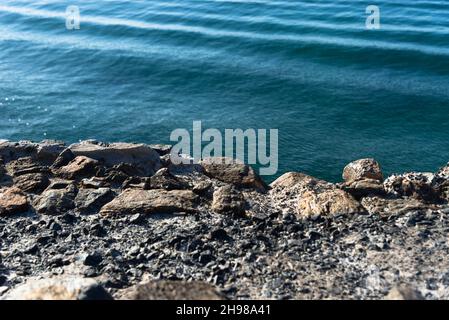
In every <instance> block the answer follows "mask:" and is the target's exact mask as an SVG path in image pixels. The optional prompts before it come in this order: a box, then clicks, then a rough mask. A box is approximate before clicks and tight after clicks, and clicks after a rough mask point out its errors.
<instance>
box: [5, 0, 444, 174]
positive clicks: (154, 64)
mask: <svg viewBox="0 0 449 320" xmlns="http://www.w3.org/2000/svg"><path fill="white" fill-rule="evenodd" d="M371 4H376V5H378V6H379V7H380V11H381V20H380V22H381V26H380V29H379V30H367V29H366V26H365V20H366V18H367V16H368V14H367V13H366V12H365V10H366V7H367V6H368V5H371ZM69 5H78V6H79V9H80V14H81V25H80V29H79V30H67V29H66V23H65V22H66V21H65V11H66V8H67V6H69ZM194 120H201V121H202V122H203V128H218V129H220V130H223V129H225V128H241V129H248V128H255V129H258V128H262V129H270V128H273V129H275V128H277V129H279V172H278V174H281V173H283V172H286V171H301V172H305V173H308V174H311V175H314V176H317V177H319V178H323V179H329V180H332V181H338V180H340V179H341V178H340V177H341V171H342V168H343V167H344V165H345V164H347V163H348V162H350V161H352V160H354V159H358V158H363V157H374V158H376V159H377V160H378V161H379V162H380V163H381V165H382V166H383V169H384V171H385V172H387V173H393V172H403V171H408V170H421V171H435V170H436V169H438V167H440V166H442V165H444V164H446V163H447V162H448V161H449V1H448V0H444V1H437V0H425V1H424V0H423V1H421V0H420V1H411V0H408V1H404V0H388V1H387V0H378V1H376V3H373V2H372V1H371V0H370V1H356V0H333V1H330V0H315V1H294V0H291V1H287V0H271V1H270V0H179V1H175V0H173V1H169V0H166V1H159V0H140V1H138V0H128V1H115V0H107V1H106V0H102V1H98V0H95V1H93V0H84V1H75V0H72V1H54V0H50V1H43V0H42V1H39V0H36V1H29V0H27V1H24V0H2V1H1V2H0V138H3V139H10V140H20V139H31V140H38V141H40V140H42V139H50V138H51V139H62V140H65V141H68V142H75V141H78V140H80V139H89V138H95V139H98V140H103V141H130V142H146V143H168V142H169V137H170V133H171V131H172V130H174V129H176V128H187V129H191V128H192V121H194ZM269 178H270V177H269ZM271 178H273V177H271Z"/></svg>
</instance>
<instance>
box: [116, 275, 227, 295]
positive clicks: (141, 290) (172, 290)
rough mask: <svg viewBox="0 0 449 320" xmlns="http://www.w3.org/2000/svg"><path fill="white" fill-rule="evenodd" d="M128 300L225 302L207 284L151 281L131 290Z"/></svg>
mask: <svg viewBox="0 0 449 320" xmlns="http://www.w3.org/2000/svg"><path fill="white" fill-rule="evenodd" d="M123 299H126V300H223V299H224V295H223V294H222V293H220V292H219V291H218V290H217V289H216V288H215V287H214V286H212V285H210V284H208V283H205V282H183V281H167V280H165V281H149V282H146V283H141V284H138V285H136V286H134V287H132V288H129V289H128V290H127V292H126V293H125V294H124V295H123Z"/></svg>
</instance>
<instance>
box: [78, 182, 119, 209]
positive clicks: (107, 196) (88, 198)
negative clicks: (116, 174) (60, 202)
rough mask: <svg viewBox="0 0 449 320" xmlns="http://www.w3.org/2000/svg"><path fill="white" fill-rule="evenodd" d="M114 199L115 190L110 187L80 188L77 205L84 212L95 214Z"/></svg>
mask: <svg viewBox="0 0 449 320" xmlns="http://www.w3.org/2000/svg"><path fill="white" fill-rule="evenodd" d="M113 199H114V192H112V190H111V189H109V188H99V189H80V190H79V191H78V194H77V195H76V197H75V206H76V209H77V211H79V212H80V213H82V214H93V213H96V212H98V211H99V210H100V209H101V207H103V206H104V205H105V204H107V203H109V202H111V201H112V200H113Z"/></svg>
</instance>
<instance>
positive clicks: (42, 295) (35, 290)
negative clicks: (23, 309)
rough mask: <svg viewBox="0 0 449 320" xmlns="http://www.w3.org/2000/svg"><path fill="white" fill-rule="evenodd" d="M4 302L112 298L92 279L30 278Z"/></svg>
mask: <svg viewBox="0 0 449 320" xmlns="http://www.w3.org/2000/svg"><path fill="white" fill-rule="evenodd" d="M5 299H6V300H112V296H111V295H110V294H109V293H108V292H107V291H106V290H105V289H104V288H103V287H102V286H101V285H99V284H98V283H97V282H96V281H94V280H93V279H86V278H77V277H73V276H59V277H54V278H48V279H35V278H31V279H29V280H27V282H26V283H24V284H22V285H20V286H18V287H16V288H14V289H12V290H11V291H10V292H9V293H8V294H7V295H6V297H5Z"/></svg>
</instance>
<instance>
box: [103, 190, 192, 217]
mask: <svg viewBox="0 0 449 320" xmlns="http://www.w3.org/2000/svg"><path fill="white" fill-rule="evenodd" d="M197 200H198V196H197V195H195V194H194V193H193V192H192V191H190V190H172V191H167V190H161V189H154V190H139V189H126V190H125V191H123V192H122V193H121V194H120V195H119V196H118V197H116V198H115V199H114V200H112V201H111V202H109V203H108V204H106V205H105V206H103V208H102V209H101V211H100V213H101V214H102V215H110V214H135V213H147V214H149V213H176V212H195V211H196V209H195V204H196V202H197Z"/></svg>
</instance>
